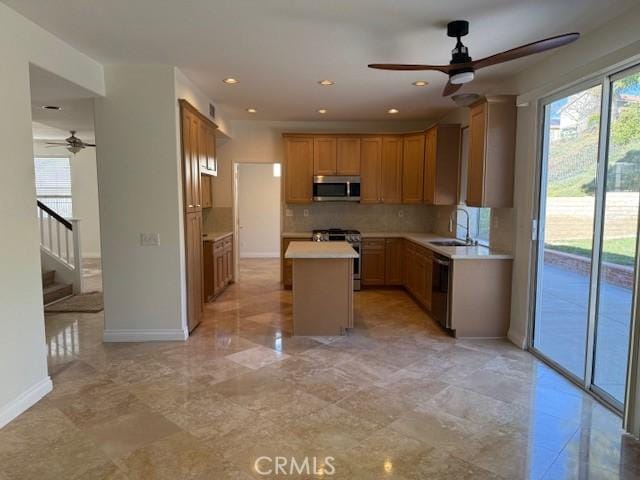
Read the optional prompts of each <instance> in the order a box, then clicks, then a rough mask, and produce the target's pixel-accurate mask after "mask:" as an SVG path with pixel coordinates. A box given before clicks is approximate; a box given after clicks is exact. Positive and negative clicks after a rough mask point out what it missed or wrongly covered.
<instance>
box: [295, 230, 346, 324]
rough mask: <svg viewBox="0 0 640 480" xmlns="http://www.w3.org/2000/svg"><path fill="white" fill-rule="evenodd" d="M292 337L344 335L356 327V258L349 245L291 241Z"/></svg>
mask: <svg viewBox="0 0 640 480" xmlns="http://www.w3.org/2000/svg"><path fill="white" fill-rule="evenodd" d="M285 258H286V259H290V260H292V261H293V334H294V335H313V336H325V335H326V336H335V335H344V333H345V329H347V328H351V327H353V259H354V258H358V253H357V252H356V251H355V250H354V249H353V248H352V247H351V245H349V244H348V243H347V242H295V241H294V242H291V243H289V246H288V248H287V251H286V252H285Z"/></svg>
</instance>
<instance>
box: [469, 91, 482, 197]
mask: <svg viewBox="0 0 640 480" xmlns="http://www.w3.org/2000/svg"><path fill="white" fill-rule="evenodd" d="M486 108H487V104H486V103H480V104H478V105H475V106H473V107H472V108H471V112H470V114H469V162H468V166H467V205H469V206H473V207H482V206H483V191H484V163H485V140H486V127H487V110H486Z"/></svg>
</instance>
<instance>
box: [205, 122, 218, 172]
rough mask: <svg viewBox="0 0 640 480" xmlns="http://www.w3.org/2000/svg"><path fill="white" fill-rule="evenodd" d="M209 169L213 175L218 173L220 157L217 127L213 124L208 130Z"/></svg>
mask: <svg viewBox="0 0 640 480" xmlns="http://www.w3.org/2000/svg"><path fill="white" fill-rule="evenodd" d="M207 170H208V171H209V172H210V173H211V174H212V175H217V174H218V157H216V128H215V127H213V126H211V125H210V126H209V129H208V131H207Z"/></svg>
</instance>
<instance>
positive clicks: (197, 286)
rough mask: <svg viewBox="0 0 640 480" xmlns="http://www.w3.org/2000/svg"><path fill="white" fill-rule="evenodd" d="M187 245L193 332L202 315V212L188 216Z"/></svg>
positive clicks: (191, 328) (188, 282) (188, 309)
mask: <svg viewBox="0 0 640 480" xmlns="http://www.w3.org/2000/svg"><path fill="white" fill-rule="evenodd" d="M186 237H187V238H186V245H187V262H186V263H187V264H186V267H187V275H186V276H187V298H188V302H187V322H188V325H189V331H191V330H193V329H194V328H195V327H196V326H197V325H198V324H199V323H200V320H201V315H202V295H203V291H202V215H201V213H200V212H194V213H188V214H187V215H186Z"/></svg>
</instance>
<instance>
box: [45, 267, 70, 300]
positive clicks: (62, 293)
mask: <svg viewBox="0 0 640 480" xmlns="http://www.w3.org/2000/svg"><path fill="white" fill-rule="evenodd" d="M71 295H73V284H71V283H60V282H56V272H55V270H47V271H45V272H42V296H43V300H44V304H45V305H48V304H49V303H53V302H55V301H57V300H60V299H62V298H66V297H70V296H71Z"/></svg>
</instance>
